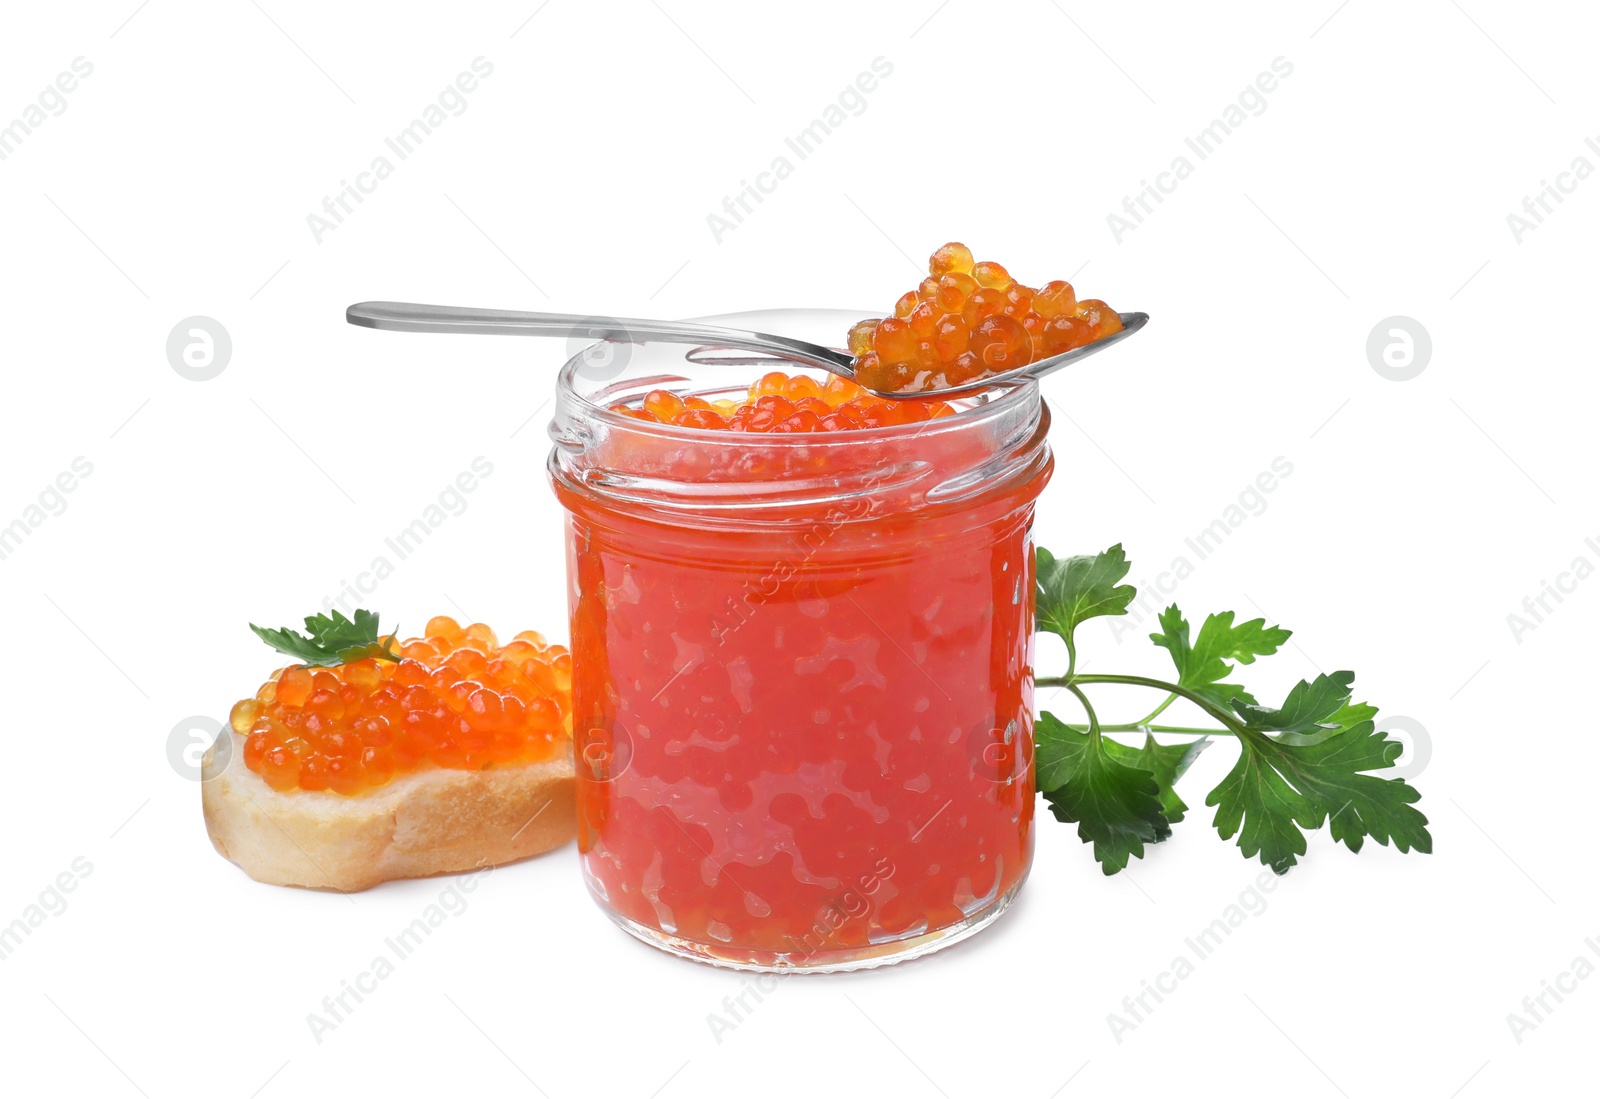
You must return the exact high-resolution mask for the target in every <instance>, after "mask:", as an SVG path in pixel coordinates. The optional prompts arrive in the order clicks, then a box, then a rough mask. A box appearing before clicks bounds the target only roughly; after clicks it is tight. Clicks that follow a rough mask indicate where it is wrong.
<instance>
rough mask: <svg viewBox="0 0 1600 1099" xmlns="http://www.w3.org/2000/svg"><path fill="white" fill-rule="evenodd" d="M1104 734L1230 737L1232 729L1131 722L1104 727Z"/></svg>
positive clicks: (1101, 727)
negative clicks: (1180, 734)
mask: <svg viewBox="0 0 1600 1099" xmlns="http://www.w3.org/2000/svg"><path fill="white" fill-rule="evenodd" d="M1100 731H1101V732H1102V733H1183V734H1186V735H1191V736H1230V735H1232V733H1233V730H1232V729H1219V728H1217V727H1216V726H1210V727H1207V728H1202V727H1201V726H1198V725H1152V724H1150V723H1149V722H1148V721H1130V722H1127V723H1126V724H1122V725H1102V726H1100Z"/></svg>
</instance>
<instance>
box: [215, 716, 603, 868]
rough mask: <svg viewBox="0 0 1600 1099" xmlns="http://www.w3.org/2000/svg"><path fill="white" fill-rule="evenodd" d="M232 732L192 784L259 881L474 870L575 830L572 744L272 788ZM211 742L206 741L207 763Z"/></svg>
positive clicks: (537, 850)
mask: <svg viewBox="0 0 1600 1099" xmlns="http://www.w3.org/2000/svg"><path fill="white" fill-rule="evenodd" d="M223 735H224V736H228V737H232V738H233V743H232V749H233V751H232V755H231V756H230V758H229V759H228V762H227V765H226V766H225V767H224V768H223V770H222V773H221V774H218V775H216V776H215V777H214V778H211V779H208V780H206V781H205V782H203V783H202V784H201V786H200V800H201V805H202V807H203V808H204V810H205V817H206V831H207V832H209V833H210V834H211V843H212V845H213V846H214V847H216V849H217V852H218V853H219V854H221V855H222V856H223V857H224V858H226V859H230V860H232V861H233V862H235V863H237V864H238V865H239V867H240V868H241V869H242V870H244V872H245V873H246V874H249V875H250V876H251V877H252V878H254V879H256V881H260V882H266V883H268V884H270V885H300V886H306V887H309V888H312V889H333V890H337V891H339V892H341V893H352V892H356V891H358V890H362V889H369V888H371V887H372V886H374V885H377V884H378V883H379V882H382V881H388V880H390V879H391V878H421V877H427V876H428V875H430V874H447V873H450V872H452V871H458V870H472V869H475V868H478V867H483V866H498V865H499V864H501V863H505V862H511V861H513V860H516V859H523V858H527V857H528V856H530V855H538V854H542V853H543V852H545V851H550V850H552V849H554V848H557V847H560V846H562V845H563V844H565V843H566V842H568V841H569V840H571V839H572V838H573V836H574V835H576V833H577V819H578V818H577V808H576V804H575V800H574V799H575V784H574V779H573V771H572V754H571V748H570V746H569V747H567V748H566V749H565V750H563V751H562V752H560V753H558V754H557V755H556V756H555V757H554V758H552V759H549V760H544V761H541V762H538V763H518V764H501V765H497V766H495V767H492V768H490V769H488V770H483V771H457V770H450V769H446V768H439V767H435V768H430V769H428V770H423V771H415V772H412V773H410V774H405V775H398V776H396V777H395V778H394V780H393V781H391V782H389V783H388V784H387V785H385V786H380V787H378V788H377V789H374V790H369V791H367V792H366V793H363V794H358V795H355V796H352V797H347V796H345V795H343V794H335V793H332V792H330V791H320V790H289V791H286V792H279V791H277V790H274V789H273V788H272V787H270V786H268V785H267V784H266V781H265V780H263V779H262V777H261V776H260V775H258V774H256V773H255V772H254V771H252V770H250V769H249V768H248V767H246V766H245V764H244V737H242V736H240V735H239V734H238V733H235V732H233V731H232V730H230V729H226V727H225V728H224V731H223ZM216 751H217V746H216V745H213V746H212V748H211V749H210V750H209V751H208V752H207V753H206V758H205V761H204V764H203V773H205V774H210V773H211V770H212V768H213V766H214V762H215V753H216Z"/></svg>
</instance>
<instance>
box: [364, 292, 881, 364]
mask: <svg viewBox="0 0 1600 1099" xmlns="http://www.w3.org/2000/svg"><path fill="white" fill-rule="evenodd" d="M345 319H346V320H347V321H349V322H350V323H351V324H356V325H361V326H362V327H364V328H381V329H385V330H387V331H391V332H457V333H464V334H481V335H500V336H556V337H565V338H567V339H579V340H615V341H624V342H630V343H638V342H640V341H643V340H659V341H662V342H666V343H685V344H699V345H702V346H706V347H726V348H733V349H736V350H740V351H764V352H767V353H768V354H772V355H778V356H782V357H783V358H786V359H793V360H796V361H798V362H802V363H807V364H809V365H812V366H818V367H821V368H822V369H824V370H829V371H832V372H833V373H836V374H839V373H843V374H845V376H846V377H848V376H849V374H848V371H849V368H850V366H851V364H852V361H853V360H852V359H851V357H850V356H849V355H847V354H845V353H844V352H840V351H834V350H832V349H830V348H826V347H820V346H818V345H816V344H811V343H806V342H805V341H804V340H795V339H790V338H789V337H787V336H774V335H769V334H768V333H765V332H741V331H739V330H737V329H733V328H719V327H717V326H716V325H711V324H697V323H695V322H694V321H659V320H642V319H639V318H634V317H585V316H580V315H578V314H576V313H527V312H522V311H519V310H515V309H476V308H467V307H463V306H457V305H416V304H412V303H410V302H399V301H364V302H359V303H357V304H356V305H352V306H351V307H350V308H349V309H347V310H345Z"/></svg>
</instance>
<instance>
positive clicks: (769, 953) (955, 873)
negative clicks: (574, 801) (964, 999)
mask: <svg viewBox="0 0 1600 1099" xmlns="http://www.w3.org/2000/svg"><path fill="white" fill-rule="evenodd" d="M857 319H859V317H857V316H855V315H853V314H847V313H838V312H825V311H817V310H807V311H784V312H782V313H768V314H742V315H740V316H739V317H738V318H737V320H736V321H735V320H734V318H727V320H728V322H729V323H731V324H736V326H737V327H741V328H746V329H751V328H754V329H758V330H767V331H775V332H783V333H785V334H789V335H797V336H800V337H802V338H807V339H814V340H816V341H817V342H828V343H835V344H837V343H838V342H840V340H841V339H842V336H843V333H844V332H845V330H846V328H847V327H848V326H849V324H850V323H851V322H852V321H854V320H857ZM686 350H688V349H686V348H683V347H674V346H668V345H660V344H607V345H604V346H602V347H600V348H598V349H592V350H590V351H588V352H586V353H582V354H580V355H578V356H576V357H575V358H574V359H573V360H572V361H571V362H570V363H568V365H567V367H566V368H565V369H564V370H563V372H562V375H561V379H560V383H559V387H558V397H557V410H556V414H555V419H554V423H553V424H552V426H551V434H552V437H553V438H554V439H555V442H556V445H555V447H554V449H553V451H552V453H551V458H550V475H551V480H552V483H553V485H554V487H555V490H556V493H557V495H558V496H559V497H560V499H561V502H562V504H563V505H564V506H565V508H566V510H567V512H568V524H567V549H568V580H569V584H570V607H571V613H572V652H573V665H574V679H573V722H574V725H573V735H574V744H575V748H576V751H577V754H578V805H579V846H580V851H581V856H582V861H583V867H584V873H585V876H586V878H587V881H588V885H589V888H590V890H591V892H592V893H593V895H594V896H595V898H596V900H597V901H598V902H599V903H600V905H601V907H602V908H603V909H605V910H606V911H607V912H608V914H610V915H611V916H612V918H613V919H615V920H616V921H617V922H618V923H619V924H620V925H621V926H622V927H623V928H624V929H625V930H627V931H629V932H630V933H632V934H634V935H635V936H637V937H639V938H641V939H644V940H645V941H647V942H650V943H652V944H654V945H657V946H660V947H662V948H664V949H667V950H669V951H673V952H676V953H680V954H684V955H688V956H691V957H695V958H697V959H700V960H703V961H710V962H714V963H717V964H722V965H731V966H738V967H742V968H752V969H773V970H790V969H812V970H823V969H849V968H858V967H864V966H871V965H877V964H882V963H884V962H887V961H895V960H900V959H902V958H906V957H912V956H915V955H917V954H921V953H926V952H928V951H930V950H933V949H937V948H938V947H940V946H943V945H947V944H949V943H951V942H954V941H956V940H957V939H959V938H961V937H963V936H965V935H967V934H970V933H972V932H973V931H975V930H977V929H978V928H979V927H981V926H983V925H984V924H985V923H987V922H988V921H990V920H992V919H993V918H994V917H995V916H997V915H998V914H999V913H1000V912H1001V911H1002V910H1003V909H1004V908H1005V906H1006V905H1007V904H1008V903H1009V901H1010V900H1011V898H1012V897H1013V896H1014V895H1015V894H1016V892H1017V890H1018V888H1020V886H1021V884H1022V881H1023V879H1024V877H1025V876H1026V874H1027V870H1028V866H1029V861H1030V859H1031V856H1032V846H1033V833H1032V825H1033V801H1034V798H1033V784H1032V772H1031V766H1030V765H1031V760H1032V726H1033V717H1032V713H1033V708H1032V653H1033V593H1034V560H1033V548H1032V539H1031V523H1032V515H1033V503H1034V500H1035V498H1036V497H1037V496H1038V494H1039V492H1040V491H1041V489H1042V488H1043V486H1044V484H1045V482H1046V481H1047V480H1048V478H1049V476H1050V472H1051V469H1052V459H1051V455H1050V450H1049V447H1048V444H1047V443H1046V441H1045V435H1046V431H1047V428H1048V420H1049V417H1048V412H1047V411H1046V410H1045V408H1044V406H1043V404H1042V402H1041V401H1040V398H1039V392H1038V387H1037V385H1036V384H1035V383H1033V382H1025V383H1021V384H1017V385H1013V386H1010V387H1007V388H1004V389H995V390H992V391H990V392H988V393H986V394H983V395H981V396H980V397H977V398H970V399H966V400H963V401H960V402H958V403H957V404H956V407H957V413H956V414H955V415H953V416H946V417H942V418H939V419H935V420H930V421H924V422H920V423H916V424H910V425H906V426H903V427H887V428H875V429H870V430H862V431H842V432H829V433H821V434H806V435H800V434H795V435H766V434H743V433H731V432H718V431H697V430H692V429H686V428H679V427H672V426H669V425H661V424H655V423H648V422H643V421H640V420H636V419H631V418H628V417H625V416H622V415H620V414H618V413H616V412H613V411H611V410H610V409H609V407H608V406H610V405H612V404H615V403H618V402H622V401H627V400H630V399H635V398H638V397H642V396H643V394H644V393H646V392H648V391H649V390H651V389H655V388H667V389H672V390H675V391H677V392H679V393H680V394H688V393H697V394H700V395H703V396H707V397H709V398H712V399H714V398H716V397H719V396H735V397H737V396H739V395H740V394H741V393H742V391H743V389H744V387H745V386H746V385H747V384H748V383H749V382H750V381H753V380H754V379H755V377H757V376H758V375H759V374H760V373H761V372H762V371H763V370H766V369H771V368H772V364H770V363H768V364H762V365H754V364H749V363H742V364H741V363H731V364H730V363H718V364H712V363H704V362H702V363H693V362H689V361H686V358H685V351H686ZM788 372H789V373H799V372H802V371H800V369H799V368H798V367H792V368H789V369H788Z"/></svg>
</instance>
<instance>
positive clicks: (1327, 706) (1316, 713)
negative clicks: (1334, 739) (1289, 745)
mask: <svg viewBox="0 0 1600 1099" xmlns="http://www.w3.org/2000/svg"><path fill="white" fill-rule="evenodd" d="M1355 678H1356V673H1355V672H1334V673H1333V674H1332V675H1319V676H1317V678H1316V680H1315V681H1314V682H1311V683H1307V682H1306V681H1305V680H1303V679H1302V680H1301V681H1300V682H1298V683H1296V684H1295V685H1294V686H1293V687H1291V688H1290V689H1289V697H1288V698H1286V699H1285V700H1284V703H1283V706H1282V707H1280V708H1279V709H1276V710H1269V709H1267V708H1266V707H1265V706H1260V705H1257V704H1256V703H1255V702H1254V701H1253V700H1252V701H1250V702H1245V701H1243V700H1242V699H1240V700H1236V701H1235V702H1234V703H1233V708H1234V711H1235V712H1236V713H1238V715H1239V717H1240V719H1241V720H1243V721H1244V724H1245V728H1247V729H1254V730H1257V731H1259V732H1285V733H1300V734H1306V733H1312V732H1316V731H1318V730H1322V729H1328V728H1330V727H1332V728H1336V727H1337V726H1333V724H1332V718H1333V717H1334V716H1335V715H1336V714H1340V713H1342V712H1343V711H1344V708H1345V704H1346V703H1348V702H1349V701H1350V684H1352V683H1354V682H1355Z"/></svg>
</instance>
